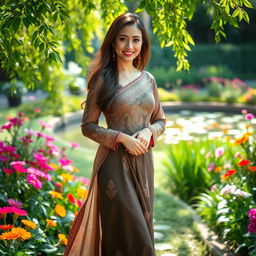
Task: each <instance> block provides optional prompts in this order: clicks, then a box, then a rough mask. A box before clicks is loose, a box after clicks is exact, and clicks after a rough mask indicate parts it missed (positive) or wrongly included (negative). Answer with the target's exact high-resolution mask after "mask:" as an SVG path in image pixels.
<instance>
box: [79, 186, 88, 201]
mask: <svg viewBox="0 0 256 256" xmlns="http://www.w3.org/2000/svg"><path fill="white" fill-rule="evenodd" d="M77 194H78V196H79V197H81V198H85V197H86V196H87V190H86V189H85V188H83V187H79V188H78V189H77Z"/></svg>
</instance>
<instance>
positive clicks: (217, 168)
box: [214, 166, 222, 172]
mask: <svg viewBox="0 0 256 256" xmlns="http://www.w3.org/2000/svg"><path fill="white" fill-rule="evenodd" d="M221 169H222V168H221V166H218V167H216V168H215V169H214V172H220V171H221Z"/></svg>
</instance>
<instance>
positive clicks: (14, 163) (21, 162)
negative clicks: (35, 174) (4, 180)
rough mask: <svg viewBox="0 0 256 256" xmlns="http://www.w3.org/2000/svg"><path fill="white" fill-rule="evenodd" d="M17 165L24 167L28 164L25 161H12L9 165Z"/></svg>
mask: <svg viewBox="0 0 256 256" xmlns="http://www.w3.org/2000/svg"><path fill="white" fill-rule="evenodd" d="M16 164H18V165H23V166H24V165H26V162H25V161H12V162H10V163H9V165H11V166H13V165H16Z"/></svg>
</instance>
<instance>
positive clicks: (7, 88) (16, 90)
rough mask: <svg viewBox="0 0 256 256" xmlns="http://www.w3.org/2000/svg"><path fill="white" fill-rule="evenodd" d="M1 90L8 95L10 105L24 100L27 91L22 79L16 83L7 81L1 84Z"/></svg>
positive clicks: (16, 104)
mask: <svg viewBox="0 0 256 256" xmlns="http://www.w3.org/2000/svg"><path fill="white" fill-rule="evenodd" d="M1 92H2V93H3V94H5V95H6V96H7V99H8V104H9V107H14V106H18V105H20V104H21V102H22V96H23V95H24V93H26V92H27V89H26V87H25V86H24V84H23V82H22V81H17V82H16V83H14V84H13V83H10V82H5V83H3V84H2V86H1Z"/></svg>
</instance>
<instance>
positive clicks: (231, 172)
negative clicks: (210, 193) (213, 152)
mask: <svg viewBox="0 0 256 256" xmlns="http://www.w3.org/2000/svg"><path fill="white" fill-rule="evenodd" d="M235 173H236V170H229V171H227V172H226V173H225V174H223V175H222V176H221V179H222V180H227V179H228V178H229V177H230V176H231V175H233V174H235Z"/></svg>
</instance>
